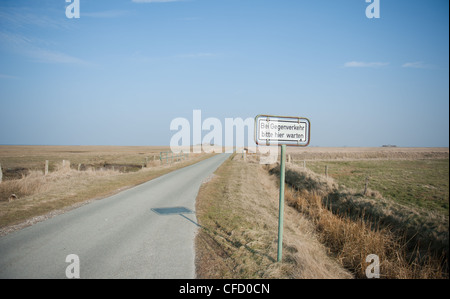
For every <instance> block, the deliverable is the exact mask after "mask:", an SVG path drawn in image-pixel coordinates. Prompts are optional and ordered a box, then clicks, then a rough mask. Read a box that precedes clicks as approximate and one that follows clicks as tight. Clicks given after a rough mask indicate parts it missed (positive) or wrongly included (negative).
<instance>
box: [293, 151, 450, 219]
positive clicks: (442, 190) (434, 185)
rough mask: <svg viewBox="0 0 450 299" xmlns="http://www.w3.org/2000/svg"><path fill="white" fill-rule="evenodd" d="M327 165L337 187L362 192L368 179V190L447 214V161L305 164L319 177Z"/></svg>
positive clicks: (315, 162) (373, 161)
mask: <svg viewBox="0 0 450 299" xmlns="http://www.w3.org/2000/svg"><path fill="white" fill-rule="evenodd" d="M302 165H303V164H302ZM326 166H328V175H329V176H330V177H332V178H333V179H334V180H335V181H337V182H338V183H339V185H340V186H343V187H346V188H352V189H356V190H363V189H364V187H365V182H366V177H369V188H370V189H372V190H377V191H378V192H380V193H381V195H382V196H383V197H384V198H387V199H392V200H395V201H398V202H401V203H407V204H412V205H416V206H419V207H422V208H427V209H430V210H434V211H438V212H440V213H443V214H444V215H447V216H448V215H449V160H448V159H428V160H359V161H308V162H307V168H309V169H311V170H312V171H314V172H316V173H319V174H324V173H325V167H326Z"/></svg>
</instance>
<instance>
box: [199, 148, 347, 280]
mask: <svg viewBox="0 0 450 299" xmlns="http://www.w3.org/2000/svg"><path fill="white" fill-rule="evenodd" d="M278 190H279V189H278V186H277V178H276V177H275V176H270V175H269V174H268V172H267V170H266V169H264V168H263V166H261V165H259V164H258V163H250V162H247V163H245V162H243V161H242V158H241V156H240V155H235V156H233V157H232V158H230V159H229V160H227V161H226V162H225V163H224V164H223V165H222V166H221V167H220V168H219V169H218V170H217V171H216V173H215V176H214V177H213V178H212V179H211V180H210V181H209V182H208V183H206V184H204V185H202V187H201V189H200V191H199V194H198V197H197V207H196V211H197V218H198V221H199V224H200V225H201V229H200V230H199V232H198V234H197V237H196V269H197V277H198V278H232V279H246V278H351V277H352V276H351V275H350V273H349V272H348V271H346V270H344V269H343V268H342V267H341V266H340V265H339V264H338V263H337V262H336V261H335V260H334V259H332V258H330V257H329V256H328V255H327V253H326V249H325V247H324V246H323V245H321V244H320V243H319V241H318V238H317V236H316V235H315V231H314V227H313V224H312V223H311V222H310V221H308V220H307V219H306V218H305V217H302V216H301V215H299V213H298V212H297V211H296V210H295V209H293V208H291V207H286V209H285V226H284V238H283V260H282V262H280V263H278V262H276V256H277V229H278Z"/></svg>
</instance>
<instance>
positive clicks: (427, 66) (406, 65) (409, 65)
mask: <svg viewBox="0 0 450 299" xmlns="http://www.w3.org/2000/svg"><path fill="white" fill-rule="evenodd" d="M402 67H404V68H413V69H432V68H434V66H433V65H431V64H426V63H423V62H422V61H416V62H406V63H404V64H403V65H402Z"/></svg>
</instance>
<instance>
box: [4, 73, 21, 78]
mask: <svg viewBox="0 0 450 299" xmlns="http://www.w3.org/2000/svg"><path fill="white" fill-rule="evenodd" d="M0 79H19V77H16V76H11V75H5V74H0Z"/></svg>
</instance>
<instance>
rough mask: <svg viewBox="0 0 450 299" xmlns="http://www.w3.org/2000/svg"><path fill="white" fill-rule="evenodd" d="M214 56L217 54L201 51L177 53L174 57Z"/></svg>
mask: <svg viewBox="0 0 450 299" xmlns="http://www.w3.org/2000/svg"><path fill="white" fill-rule="evenodd" d="M215 56H217V54H214V53H206V52H202V53H191V54H180V55H177V56H176V57H179V58H206V57H215Z"/></svg>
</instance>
